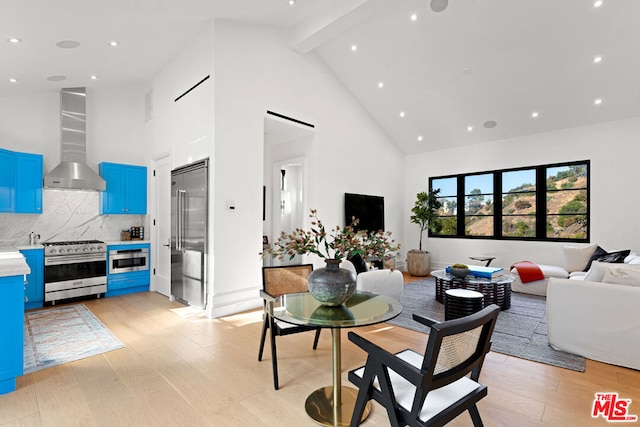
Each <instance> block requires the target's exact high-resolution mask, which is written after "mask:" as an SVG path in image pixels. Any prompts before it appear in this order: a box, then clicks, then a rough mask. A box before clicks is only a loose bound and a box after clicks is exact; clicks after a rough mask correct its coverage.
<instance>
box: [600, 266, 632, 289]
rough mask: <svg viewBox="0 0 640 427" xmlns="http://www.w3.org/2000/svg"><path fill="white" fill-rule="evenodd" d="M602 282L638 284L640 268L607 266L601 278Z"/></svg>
mask: <svg viewBox="0 0 640 427" xmlns="http://www.w3.org/2000/svg"><path fill="white" fill-rule="evenodd" d="M602 282H603V283H613V284H615V285H630V286H640V270H638V269H635V268H629V267H617V268H613V267H609V268H607V271H606V272H605V273H604V277H603V278H602Z"/></svg>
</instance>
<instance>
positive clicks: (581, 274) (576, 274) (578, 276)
mask: <svg viewBox="0 0 640 427" xmlns="http://www.w3.org/2000/svg"><path fill="white" fill-rule="evenodd" d="M587 274H588V272H587V271H572V272H571V273H569V279H571V280H584V278H585V277H587Z"/></svg>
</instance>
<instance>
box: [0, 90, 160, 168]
mask: <svg viewBox="0 0 640 427" xmlns="http://www.w3.org/2000/svg"><path fill="white" fill-rule="evenodd" d="M143 90H144V86H142V85H132V86H126V87H114V88H103V89H93V88H91V87H88V88H87V164H88V165H89V166H90V167H91V168H92V169H94V170H95V171H97V170H98V168H97V165H98V163H100V162H114V163H130V164H139V165H146V158H147V156H146V155H145V153H144V147H143V128H142V123H143V117H144V107H143V105H144V104H143V94H144V92H143ZM0 147H1V148H7V149H9V150H15V151H25V152H29V153H38V154H43V155H44V171H45V173H47V172H49V171H51V169H53V168H54V167H56V166H57V165H58V163H59V162H60V92H59V91H53V92H50V93H44V94H38V95H26V96H13V97H5V98H0Z"/></svg>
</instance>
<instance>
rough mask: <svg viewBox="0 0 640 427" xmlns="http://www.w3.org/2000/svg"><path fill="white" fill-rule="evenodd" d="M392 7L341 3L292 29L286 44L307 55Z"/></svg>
mask: <svg viewBox="0 0 640 427" xmlns="http://www.w3.org/2000/svg"><path fill="white" fill-rule="evenodd" d="M393 4H394V2H393V0H342V1H341V2H339V3H338V4H334V5H332V6H331V8H330V10H326V11H325V13H322V14H316V15H314V16H313V17H311V18H309V19H307V20H305V21H302V22H301V23H299V24H298V25H295V26H294V27H292V28H291V30H290V31H289V44H290V46H291V47H292V48H293V49H295V50H296V51H298V52H300V53H302V54H305V53H309V52H311V51H312V50H314V49H316V48H317V47H318V46H320V45H322V44H323V43H325V42H327V41H328V40H331V39H332V38H334V37H336V36H338V35H340V34H342V33H343V32H344V31H346V30H348V29H350V28H352V27H354V26H356V25H358V24H359V23H361V22H364V21H366V20H368V19H370V18H371V17H373V16H375V15H377V14H379V13H381V12H382V11H384V10H385V9H387V8H389V7H392V6H393Z"/></svg>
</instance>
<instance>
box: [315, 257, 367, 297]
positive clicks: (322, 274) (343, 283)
mask: <svg viewBox="0 0 640 427" xmlns="http://www.w3.org/2000/svg"><path fill="white" fill-rule="evenodd" d="M325 262H326V264H327V266H326V267H325V268H318V269H316V270H313V271H312V272H311V274H310V275H309V277H308V278H307V283H308V284H309V292H311V295H313V297H314V298H315V299H316V300H318V301H319V302H320V303H322V304H324V305H329V306H338V305H341V304H343V303H344V302H346V301H347V300H348V299H349V298H351V296H352V295H353V293H354V292H355V291H356V275H355V274H354V273H353V272H352V271H350V270H346V269H344V268H340V261H337V260H334V259H327V260H325Z"/></svg>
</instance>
